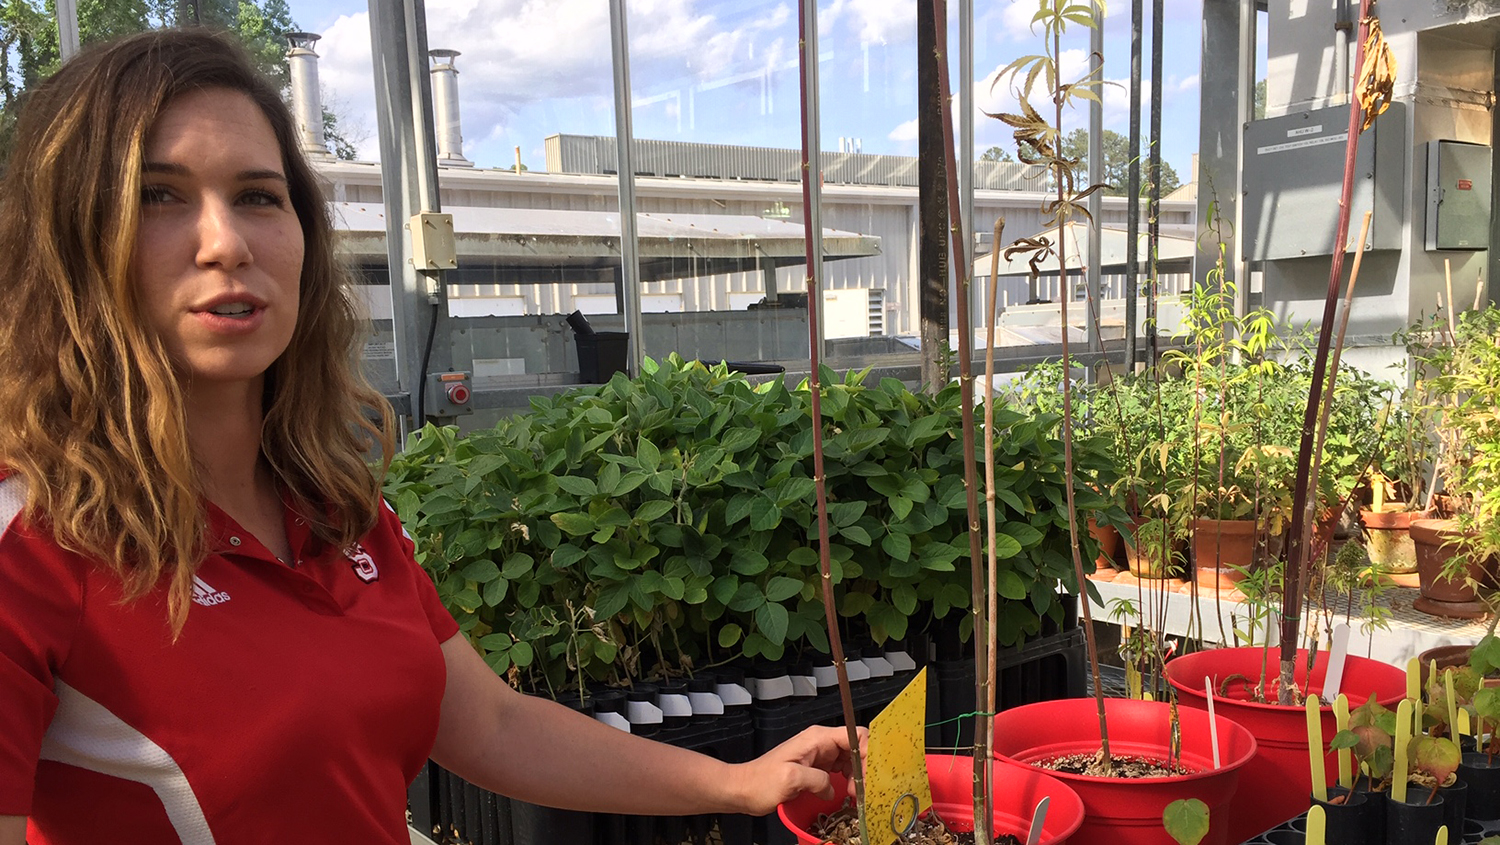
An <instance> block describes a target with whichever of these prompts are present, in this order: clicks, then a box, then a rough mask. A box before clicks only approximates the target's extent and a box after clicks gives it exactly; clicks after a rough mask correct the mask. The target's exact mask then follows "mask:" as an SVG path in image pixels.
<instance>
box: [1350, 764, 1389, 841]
mask: <svg viewBox="0 0 1500 845" xmlns="http://www.w3.org/2000/svg"><path fill="white" fill-rule="evenodd" d="M1354 791H1355V792H1358V793H1359V794H1361V795H1363V796H1365V805H1366V806H1368V807H1370V817H1369V819H1368V821H1369V824H1370V839H1369V841H1370V842H1374V843H1380V842H1384V841H1385V803H1386V796H1387V793H1386V792H1384V791H1382V790H1379V789H1376V788H1375V785H1374V784H1373V783H1372V782H1371V781H1370V779H1369V778H1365V777H1356V778H1355V779H1354Z"/></svg>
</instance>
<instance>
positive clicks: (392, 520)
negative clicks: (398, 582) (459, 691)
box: [381, 503, 458, 643]
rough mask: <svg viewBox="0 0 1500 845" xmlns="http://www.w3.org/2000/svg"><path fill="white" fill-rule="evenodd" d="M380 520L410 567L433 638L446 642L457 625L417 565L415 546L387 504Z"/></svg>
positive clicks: (435, 589)
mask: <svg viewBox="0 0 1500 845" xmlns="http://www.w3.org/2000/svg"><path fill="white" fill-rule="evenodd" d="M381 518H382V519H384V520H385V521H386V522H388V523H389V524H390V526H391V529H392V530H393V531H395V532H396V535H397V539H398V542H399V543H400V546H401V554H402V556H403V557H404V558H405V559H406V562H407V563H408V564H409V565H410V566H411V569H412V573H413V577H414V580H415V581H416V586H417V598H418V601H420V602H421V604H422V610H423V612H425V613H426V614H427V624H428V625H430V626H432V634H433V636H435V637H437V641H438V642H440V643H445V642H447V641H448V639H449V638H450V637H452V636H453V635H454V634H456V633H458V623H457V622H456V621H454V619H453V614H451V613H449V612H448V608H446V607H444V606H443V601H442V599H440V598H438V592H437V586H436V585H435V584H433V583H432V576H430V575H428V574H427V570H425V569H423V568H422V565H421V564H419V563H417V557H416V555H417V546H416V544H415V543H414V542H412V539H411V535H410V534H408V533H407V532H406V528H405V527H404V526H402V525H401V520H400V519H399V518H398V517H397V516H396V512H395V511H393V510H391V506H390V504H389V503H386V506H385V513H384V514H382V516H381Z"/></svg>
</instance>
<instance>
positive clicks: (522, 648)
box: [510, 641, 535, 669]
mask: <svg viewBox="0 0 1500 845" xmlns="http://www.w3.org/2000/svg"><path fill="white" fill-rule="evenodd" d="M533 657H535V653H534V652H533V651H532V649H531V643H528V642H521V641H517V642H516V644H515V645H513V646H511V647H510V660H511V662H512V663H514V664H516V665H517V666H520V667H521V668H523V669H524V668H526V667H527V666H530V665H531V661H532V658H533Z"/></svg>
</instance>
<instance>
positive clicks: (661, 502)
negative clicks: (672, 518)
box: [635, 499, 673, 523]
mask: <svg viewBox="0 0 1500 845" xmlns="http://www.w3.org/2000/svg"><path fill="white" fill-rule="evenodd" d="M672 508H673V504H672V502H669V501H667V500H666V499H652V500H651V501H649V502H644V503H642V504H641V506H640V507H638V508H636V509H635V521H636V522H641V523H651V522H655V521H656V520H658V519H661V518H662V517H664V516H666V515H667V514H669V513H671V512H672Z"/></svg>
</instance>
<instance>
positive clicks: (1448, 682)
mask: <svg viewBox="0 0 1500 845" xmlns="http://www.w3.org/2000/svg"><path fill="white" fill-rule="evenodd" d="M1434 662H1435V661H1434ZM1443 686H1444V687H1445V691H1446V692H1447V693H1448V732H1449V733H1450V734H1453V741H1454V742H1458V697H1457V696H1455V695H1454V694H1453V670H1452V669H1444V670H1443Z"/></svg>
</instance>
